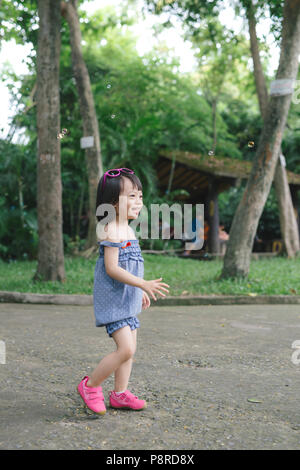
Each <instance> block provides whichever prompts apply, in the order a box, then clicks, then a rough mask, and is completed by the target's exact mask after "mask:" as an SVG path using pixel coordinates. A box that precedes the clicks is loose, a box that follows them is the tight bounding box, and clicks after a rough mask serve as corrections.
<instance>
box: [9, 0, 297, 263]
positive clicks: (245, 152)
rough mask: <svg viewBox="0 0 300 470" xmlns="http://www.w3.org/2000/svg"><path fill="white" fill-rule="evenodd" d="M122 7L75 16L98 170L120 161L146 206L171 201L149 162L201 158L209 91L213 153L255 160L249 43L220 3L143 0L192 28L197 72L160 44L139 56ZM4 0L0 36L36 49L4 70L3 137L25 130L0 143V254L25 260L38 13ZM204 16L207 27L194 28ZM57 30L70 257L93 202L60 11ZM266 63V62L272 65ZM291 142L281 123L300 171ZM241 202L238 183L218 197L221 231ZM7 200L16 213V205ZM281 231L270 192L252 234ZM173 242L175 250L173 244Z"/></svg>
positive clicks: (31, 197) (31, 248) (33, 229)
mask: <svg viewBox="0 0 300 470" xmlns="http://www.w3.org/2000/svg"><path fill="white" fill-rule="evenodd" d="M125 3H126V2H125ZM125 3H124V8H123V9H122V11H121V13H120V14H117V13H116V11H115V10H114V9H113V8H111V7H110V8H105V9H101V10H99V11H98V12H96V13H95V14H94V15H93V16H92V17H90V18H88V17H87V15H86V14H84V13H83V12H80V22H81V29H82V35H83V40H84V43H83V53H84V58H85V61H86V64H87V67H88V71H89V74H90V78H91V83H92V89H93V94H94V99H95V106H96V113H97V116H98V120H99V129H100V137H101V151H102V160H103V167H104V170H106V169H108V168H114V167H116V166H126V167H129V168H130V167H133V168H134V169H135V171H136V173H137V174H138V175H139V177H140V179H141V181H142V183H143V186H144V187H143V189H144V204H145V205H146V206H149V204H150V203H153V202H157V203H162V202H167V203H172V201H175V200H176V197H177V196H176V194H175V192H171V193H169V194H164V195H162V194H159V192H158V190H157V187H158V181H157V179H156V173H155V171H154V169H153V167H154V164H155V163H156V161H157V158H158V153H159V150H160V149H170V150H172V149H179V150H184V151H190V152H195V153H197V152H198V153H201V154H207V153H208V151H209V150H210V148H211V143H212V137H213V129H212V107H211V98H212V96H214V95H215V94H216V93H219V104H218V110H217V121H216V122H217V134H218V140H217V148H216V150H215V152H216V154H219V155H223V156H229V157H231V158H237V159H246V160H250V161H251V160H252V158H253V154H254V152H255V148H254V149H250V148H249V147H248V142H249V141H250V140H251V141H254V142H255V143H256V142H258V139H259V135H260V131H261V126H262V122H261V119H260V116H259V110H258V106H257V98H256V90H255V84H254V80H253V75H252V73H251V71H250V70H249V67H248V60H249V56H250V53H249V49H248V47H249V45H248V43H247V41H246V39H245V38H244V37H243V36H238V37H237V36H236V35H235V34H234V33H233V32H232V31H228V30H226V28H224V27H222V26H221V25H220V23H219V22H218V20H217V15H218V12H219V11H220V8H221V6H222V5H221V3H222V2H221V3H220V2H219V1H209V2H207V1H204V0H203V1H200V0H198V1H196V0H193V1H192V0H186V1H183V0H182V1H175V2H167V0H165V1H163V2H162V1H159V0H157V1H155V2H150V1H149V2H148V4H149V8H150V9H151V5H152V6H154V7H155V8H154V9H155V11H162V9H164V10H166V11H169V12H170V15H171V14H174V13H176V14H177V13H178V16H180V17H181V18H182V19H183V20H184V21H185V24H186V25H187V26H188V28H190V30H188V29H186V30H185V31H186V37H187V38H189V39H190V40H192V42H193V44H194V48H195V53H196V55H197V58H198V62H199V69H198V71H197V72H195V73H193V74H182V73H179V60H178V59H176V58H173V57H171V55H170V51H169V50H168V49H167V48H166V47H165V46H164V45H163V44H159V45H158V46H157V47H155V48H154V49H153V50H152V51H151V52H150V53H148V54H146V55H144V56H143V57H140V56H139V55H138V53H137V50H136V38H135V37H134V36H133V34H131V33H130V32H129V31H128V28H127V26H128V25H130V24H132V22H133V18H132V16H130V14H129V9H128V8H126V5H125ZM280 3H281V2H280ZM126 4H127V3H126ZM2 5H3V9H2V18H3V19H5V21H4V22H3V23H2V29H1V31H0V32H1V34H2V38H3V39H5V40H9V39H11V38H14V39H15V40H16V41H18V42H27V43H28V42H30V43H31V44H32V46H33V49H32V53H31V55H30V56H29V57H28V58H27V61H28V64H29V68H30V73H29V74H28V75H27V76H24V77H17V76H15V75H14V74H12V73H11V72H10V70H9V69H6V70H4V71H3V73H2V78H3V80H6V81H7V83H8V85H9V86H10V89H11V94H12V97H13V99H14V101H15V102H16V103H17V104H18V106H19V112H18V113H17V115H16V116H15V118H14V121H13V126H12V132H11V136H10V138H11V137H12V135H13V132H14V129H20V128H25V129H26V136H27V139H28V142H27V143H26V145H15V144H11V143H10V142H9V140H10V139H8V142H4V141H2V142H0V150H1V154H2V158H1V161H0V170H1V175H0V183H1V186H2V188H3V189H4V194H5V197H2V199H1V200H0V204H1V210H2V213H3V216H2V221H0V253H1V256H2V257H3V258H4V259H9V258H11V257H15V256H18V257H22V256H23V253H27V256H28V257H34V256H35V255H34V254H35V251H36V246H37V223H36V209H35V206H36V181H35V179H36V146H37V141H36V107H35V104H36V103H35V99H36V96H35V82H36V76H35V59H36V56H35V48H36V45H37V10H36V1H34V0H32V1H29V0H26V1H21V0H18V1H16V2H13V3H12V2H9V1H4V2H2ZM16 5H18V6H19V7H20V8H16ZM239 5H240V8H242V7H243V5H242V4H239ZM259 5H260V10H259V14H263V10H262V6H261V5H263V2H259ZM271 8H273V10H272V11H273V13H272V14H273V16H274V18H275V17H276V18H277V17H278V18H279V17H280V14H281V13H280V11H281V10H280V8H279V9H278V8H275V2H271V4H270V9H271ZM241 11H243V10H241ZM270 11H271V10H270ZM199 22H201V24H202V25H205V27H203V28H202V29H201V31H200V32H199ZM61 33H62V46H61V60H60V99H61V127H62V128H67V129H68V131H69V133H68V135H67V136H65V137H64V138H63V139H61V171H62V184H63V225H64V244H65V249H66V251H67V252H69V253H72V252H73V251H74V250H76V249H77V250H79V251H80V249H81V247H82V244H83V240H84V238H85V236H86V231H87V226H86V225H84V221H85V220H86V219H85V218H84V217H86V216H87V212H88V209H89V207H88V205H89V203H88V190H87V185H88V180H87V173H86V165H85V154H84V151H83V150H82V149H80V138H81V137H82V121H81V116H80V110H79V103H78V94H77V89H76V84H75V80H74V78H73V71H72V64H71V49H70V44H69V29H68V25H67V23H66V21H65V20H64V19H63V18H62V24H61ZM264 67H265V68H266V67H267V60H266V61H265V63H264ZM19 80H20V81H21V85H20V86H19V85H18V84H17V82H18V81H19ZM298 122H299V113H297V109H296V108H293V107H292V108H291V115H290V119H289V126H290V129H297V128H299V127H300V126H299V124H298ZM298 137H299V135H298V133H297V131H294V130H288V131H287V132H286V134H285V139H284V142H283V149H284V153H285V155H286V158H287V164H288V168H289V169H291V170H293V171H300V169H299V159H298V158H297V156H298V155H299V150H300V149H299V145H300V138H298ZM22 184H23V191H22ZM25 187H26V191H25V190H24V188H25ZM20 188H21V192H20ZM22 197H23V202H22ZM240 197H241V189H239V190H237V191H234V190H231V191H228V192H227V193H223V194H221V195H220V213H221V218H222V219H223V220H224V223H225V226H226V229H227V231H229V229H230V224H231V221H232V218H233V214H234V209H235V207H236V206H237V204H238V201H239V198H240ZM81 201H82V205H81V204H80V202H81ZM13 206H15V208H14V209H11V208H12V207H13ZM81 206H82V212H80V207H81ZM25 209H26V210H25ZM14 226H16V227H17V230H15V229H14ZM278 228H279V223H278V209H277V205H276V201H275V199H274V198H273V196H272V194H271V193H270V201H269V200H268V202H267V204H266V208H265V211H264V213H263V216H262V219H261V223H260V225H259V229H258V231H259V236H263V235H264V236H269V234H271V233H272V234H274V233H278ZM263 231H264V233H262V232H263ZM157 242H159V241H157ZM162 242H163V243H161V244H160V245H159V244H158V245H159V246H160V247H165V246H166V245H165V244H164V243H165V241H162ZM174 242H175V241H174ZM155 243H156V242H155ZM168 243H169V244H170V246H173V247H175V246H176V247H177V245H176V243H173V241H170V242H168ZM179 243H180V242H179ZM145 247H146V245H145Z"/></svg>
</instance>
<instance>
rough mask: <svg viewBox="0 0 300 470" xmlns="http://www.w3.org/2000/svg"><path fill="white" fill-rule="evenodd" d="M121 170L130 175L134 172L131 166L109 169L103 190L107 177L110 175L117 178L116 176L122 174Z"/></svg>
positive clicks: (104, 178)
mask: <svg viewBox="0 0 300 470" xmlns="http://www.w3.org/2000/svg"><path fill="white" fill-rule="evenodd" d="M121 171H122V173H125V174H126V173H127V174H128V175H133V174H134V171H133V170H130V168H113V169H112V170H107V171H106V172H105V173H104V176H103V183H102V191H103V190H104V186H105V181H106V177H107V176H109V177H110V178H115V177H116V176H120V174H121Z"/></svg>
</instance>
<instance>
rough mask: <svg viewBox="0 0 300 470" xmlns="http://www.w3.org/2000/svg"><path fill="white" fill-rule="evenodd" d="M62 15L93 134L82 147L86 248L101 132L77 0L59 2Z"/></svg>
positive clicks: (86, 126)
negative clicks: (90, 141) (90, 142)
mask: <svg viewBox="0 0 300 470" xmlns="http://www.w3.org/2000/svg"><path fill="white" fill-rule="evenodd" d="M61 6H62V7H61V8H62V15H63V16H64V17H65V18H66V20H67V22H68V25H69V28H70V42H71V50H72V65H73V72H74V77H75V80H76V86H77V90H78V95H79V105H80V113H81V117H82V123H83V135H84V136H86V137H87V136H93V137H94V145H93V147H90V148H87V149H86V150H85V158H86V166H87V174H88V191H89V211H88V213H89V227H88V237H87V241H86V244H85V249H88V248H90V247H91V246H93V245H95V243H96V222H97V221H96V196H97V186H98V182H99V179H100V178H101V176H102V174H103V167H102V159H101V149H100V133H99V127H98V120H97V116H96V110H95V105H94V98H93V93H92V88H91V82H90V77H89V73H88V70H87V67H86V64H85V62H84V59H83V55H82V49H81V31H80V22H79V18H78V14H77V0H70V1H69V2H62V4H61Z"/></svg>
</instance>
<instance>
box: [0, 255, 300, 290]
mask: <svg viewBox="0 0 300 470" xmlns="http://www.w3.org/2000/svg"><path fill="white" fill-rule="evenodd" d="M143 257H144V260H145V276H144V278H145V279H148V280H150V279H157V278H159V277H162V278H163V282H166V283H167V284H169V286H170V289H169V295H172V296H176V295H181V294H182V292H184V291H186V292H185V293H186V295H193V294H198V295H199V294H216V295H220V294H236V295H242V294H243V295H245V294H246V295H247V294H261V295H263V294H265V295H270V294H271V295H272V294H273V295H274V294H277V295H278V294H284V295H296V294H298V295H300V257H298V258H295V259H287V258H284V257H276V258H271V259H261V260H253V261H251V265H250V272H249V276H248V279H246V280H230V279H227V280H219V279H218V276H219V275H220V274H221V270H222V265H223V261H222V260H213V261H204V260H201V261H200V260H195V259H182V258H177V257H175V256H163V255H151V254H143ZM96 259H97V255H95V256H94V257H93V258H91V259H89V260H86V259H85V258H80V257H71V256H65V271H66V281H65V282H64V283H60V282H36V283H34V282H32V277H33V275H34V273H35V270H36V266H37V261H15V262H11V263H5V262H3V261H1V260H0V290H4V291H16V292H32V293H39V294H88V295H92V293H93V281H94V268H95V263H96Z"/></svg>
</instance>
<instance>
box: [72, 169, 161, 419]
mask: <svg viewBox="0 0 300 470" xmlns="http://www.w3.org/2000/svg"><path fill="white" fill-rule="evenodd" d="M120 196H122V205H121V209H120V200H119V197H120ZM142 198H143V195H142V185H141V182H140V180H139V178H138V177H137V176H136V175H135V174H134V171H133V170H130V169H128V168H118V169H112V170H108V171H107V172H106V173H104V175H103V176H102V177H101V179H100V181H99V184H98V189H97V201H96V208H98V207H99V206H100V205H101V204H111V205H112V206H113V207H114V209H115V213H116V218H115V220H113V221H111V222H109V223H108V224H107V226H105V228H104V231H105V232H106V233H107V237H106V239H105V240H104V241H100V242H98V243H99V245H100V246H99V258H98V259H97V262H96V266H95V277H94V293H93V300H94V314H95V319H96V326H97V327H101V326H105V327H106V331H107V333H108V335H109V336H110V337H111V338H113V339H114V341H115V343H116V347H117V349H116V350H115V351H114V352H112V353H110V354H108V355H107V356H105V357H104V358H103V359H102V360H101V361H100V363H99V364H98V366H97V367H96V368H95V369H94V371H93V372H92V374H91V376H90V377H88V376H85V377H84V378H83V379H82V380H81V382H80V383H79V385H78V386H77V390H78V393H79V394H80V396H81V398H82V399H83V401H84V403H85V404H86V406H87V407H88V408H89V409H90V410H92V411H94V412H95V413H98V414H105V412H106V408H105V404H104V396H103V393H102V387H101V385H100V384H102V382H103V381H104V380H105V379H106V378H107V377H109V376H110V375H111V374H112V373H113V372H114V379H115V384H114V385H115V386H114V390H112V391H111V392H110V395H109V402H110V406H111V407H113V408H129V409H132V410H142V409H143V408H146V406H147V403H146V401H145V400H140V399H138V397H137V396H135V395H134V394H133V393H131V392H130V391H129V390H128V389H127V386H128V381H129V377H130V373H131V368H132V358H133V355H134V353H135V351H136V337H137V328H139V326H140V322H139V320H138V318H137V315H138V314H139V313H140V312H141V310H142V308H143V309H146V308H148V307H149V306H150V298H149V296H148V294H150V296H151V297H153V299H154V300H156V297H155V295H154V293H155V292H157V293H159V294H160V295H161V296H163V297H165V294H163V293H162V292H161V290H163V291H165V292H168V293H169V291H168V289H166V288H165V287H169V286H168V284H165V283H163V282H161V280H162V278H159V279H154V280H151V281H146V280H144V279H143V276H144V259H143V257H142V254H141V249H140V246H139V241H138V240H137V239H136V237H135V233H134V231H133V229H132V228H131V227H130V226H129V225H128V220H129V219H136V218H137V217H138V215H139V212H140V210H141V209H142V207H143V199H142ZM124 201H125V203H124V204H123V202H124ZM123 208H124V209H125V210H124V211H123ZM123 212H124V214H123ZM102 218H104V216H97V219H98V221H99V222H100V220H102ZM99 222H98V225H97V234H99V233H101V231H99ZM102 226H103V225H102ZM102 233H103V232H102ZM98 238H99V239H100V236H98ZM102 238H104V237H103V236H102ZM104 247H105V248H104Z"/></svg>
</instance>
